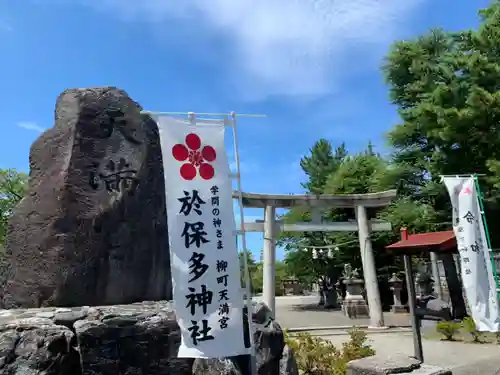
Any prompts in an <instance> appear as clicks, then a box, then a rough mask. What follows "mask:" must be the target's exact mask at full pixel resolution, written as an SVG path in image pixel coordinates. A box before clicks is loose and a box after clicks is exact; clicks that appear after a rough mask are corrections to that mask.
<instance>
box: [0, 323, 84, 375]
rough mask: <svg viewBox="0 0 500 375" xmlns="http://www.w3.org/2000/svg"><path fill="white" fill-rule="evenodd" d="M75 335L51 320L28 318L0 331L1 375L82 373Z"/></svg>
mask: <svg viewBox="0 0 500 375" xmlns="http://www.w3.org/2000/svg"><path fill="white" fill-rule="evenodd" d="M75 345H76V341H75V336H74V334H73V332H71V331H70V330H69V329H68V328H66V327H63V326H58V325H55V324H52V322H51V321H50V320H48V319H43V318H40V319H37V318H32V319H25V320H23V321H15V322H12V323H11V324H10V325H8V326H3V327H2V328H1V329H0V373H1V374H6V375H37V374H44V375H76V374H81V367H80V361H79V355H78V352H77V351H76V350H75V348H74V346H75Z"/></svg>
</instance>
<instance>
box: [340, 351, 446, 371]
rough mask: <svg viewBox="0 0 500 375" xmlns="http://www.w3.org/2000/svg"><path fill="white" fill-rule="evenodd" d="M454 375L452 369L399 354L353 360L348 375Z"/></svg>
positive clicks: (348, 366)
mask: <svg viewBox="0 0 500 375" xmlns="http://www.w3.org/2000/svg"><path fill="white" fill-rule="evenodd" d="M368 374H369V375H388V374H411V375H452V372H451V371H450V370H445V369H443V368H441V367H437V366H430V365H425V364H422V363H420V361H418V360H416V359H415V358H411V357H407V356H403V355H399V356H394V357H383V356H377V355H375V356H372V357H367V358H362V359H357V360H354V361H351V362H349V363H348V364H347V371H346V375H368Z"/></svg>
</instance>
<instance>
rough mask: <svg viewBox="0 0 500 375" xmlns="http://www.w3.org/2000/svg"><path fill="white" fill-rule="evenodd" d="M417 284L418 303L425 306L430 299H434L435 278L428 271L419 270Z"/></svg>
mask: <svg viewBox="0 0 500 375" xmlns="http://www.w3.org/2000/svg"><path fill="white" fill-rule="evenodd" d="M415 283H416V284H417V305H419V306H421V307H425V306H426V305H427V302H429V300H431V299H434V298H435V297H434V295H433V292H434V279H433V278H432V276H431V275H429V273H428V272H424V271H422V272H419V273H417V277H416V278H415Z"/></svg>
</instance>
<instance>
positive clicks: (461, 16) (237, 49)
mask: <svg viewBox="0 0 500 375" xmlns="http://www.w3.org/2000/svg"><path fill="white" fill-rule="evenodd" d="M487 4H488V1H486V0H453V1H452V2H451V1H449V0H432V1H431V0H179V1H172V0H141V1H137V0H79V1H72V0H32V1H31V0H0V51H1V53H0V83H1V90H0V103H1V107H2V112H1V116H2V118H1V121H0V123H1V129H2V134H3V136H2V137H1V138H0V140H1V141H0V142H1V147H0V168H18V169H20V170H25V171H27V170H28V153H29V147H30V145H31V143H32V142H33V141H34V140H35V139H36V137H37V136H38V135H39V133H40V132H41V131H42V130H43V129H46V128H48V127H51V126H52V123H53V111H54V103H55V99H56V97H57V95H58V94H59V93H60V92H61V91H63V90H64V89H66V88H72V87H90V86H105V85H112V86H117V87H120V88H122V89H124V90H126V91H127V92H128V93H129V94H130V95H131V96H132V98H134V99H135V100H136V101H138V102H139V103H140V104H141V105H142V106H143V107H144V108H146V109H148V110H153V111H194V112H229V111H236V112H237V113H259V114H266V115H267V116H268V117H267V118H264V119H247V118H241V119H240V120H239V142H240V153H241V161H242V183H243V188H244V190H245V191H249V192H262V193H297V192H300V191H301V187H300V181H302V180H303V178H304V176H303V174H302V172H301V170H300V167H299V160H300V158H301V157H302V156H303V155H304V154H305V153H306V152H307V150H308V149H309V148H310V147H311V146H312V145H313V143H314V142H315V141H316V140H317V139H319V138H321V137H323V138H327V139H329V140H330V141H331V142H332V143H333V144H334V145H335V144H338V143H340V142H342V141H345V142H346V143H347V147H348V149H349V150H350V151H353V152H355V151H357V150H360V149H361V148H363V147H364V146H365V145H366V144H367V142H368V141H369V140H371V141H372V142H374V143H375V145H376V146H377V148H378V150H379V151H381V150H383V147H384V140H383V133H384V132H385V131H387V130H388V129H389V128H390V127H391V126H392V125H393V124H395V123H397V122H398V116H397V113H396V111H395V109H394V108H393V107H392V106H391V105H390V103H389V101H388V90H387V88H386V87H385V85H384V82H383V77H382V75H381V73H380V65H381V63H382V58H383V56H384V55H385V54H386V52H387V50H388V48H389V45H390V44H391V43H392V42H393V41H394V40H398V39H406V38H410V37H413V36H417V35H419V34H421V33H423V32H425V31H426V30H427V29H429V28H433V27H443V28H445V29H451V30H459V29H463V28H467V27H475V26H477V23H478V19H477V13H476V12H477V10H478V9H479V8H483V7H485V6H487ZM245 215H246V216H247V221H248V220H252V221H253V220H255V219H256V218H261V217H262V212H259V210H248V211H246V212H245ZM247 238H248V247H249V248H250V249H251V250H252V251H253V252H254V253H255V254H256V255H257V256H258V255H259V253H260V249H261V248H262V235H259V234H249V235H248V237H247ZM278 253H279V254H278V257H280V258H281V257H282V251H278Z"/></svg>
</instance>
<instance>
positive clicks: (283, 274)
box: [239, 250, 290, 295]
mask: <svg viewBox="0 0 500 375" xmlns="http://www.w3.org/2000/svg"><path fill="white" fill-rule="evenodd" d="M245 255H246V256H247V261H248V271H249V274H250V285H251V291H252V293H253V294H260V293H262V287H263V275H264V272H263V271H264V269H263V264H262V262H256V261H255V259H254V257H253V254H252V253H251V252H250V251H248V250H247V251H245V252H240V254H239V258H240V269H241V285H243V286H244V285H245V272H244V257H245ZM288 277H290V272H289V269H288V267H287V264H285V262H280V261H277V262H276V264H275V290H276V295H281V294H282V293H283V280H285V279H286V278H288Z"/></svg>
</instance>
